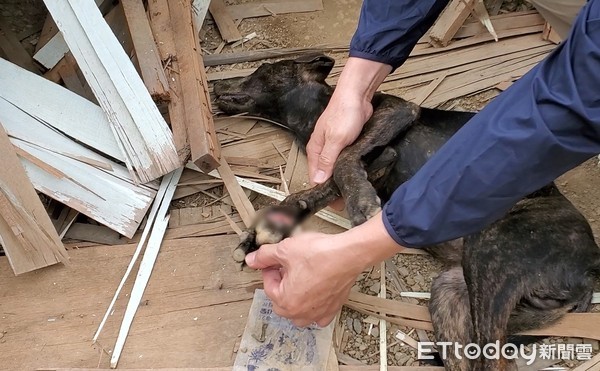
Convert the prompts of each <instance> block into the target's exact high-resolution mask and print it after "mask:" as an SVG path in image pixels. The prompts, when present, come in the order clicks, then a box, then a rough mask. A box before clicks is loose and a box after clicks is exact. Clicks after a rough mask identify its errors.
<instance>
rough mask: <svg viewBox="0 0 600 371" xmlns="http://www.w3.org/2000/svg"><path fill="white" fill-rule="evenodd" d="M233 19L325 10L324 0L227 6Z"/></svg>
mask: <svg viewBox="0 0 600 371" xmlns="http://www.w3.org/2000/svg"><path fill="white" fill-rule="evenodd" d="M227 10H228V11H229V14H230V15H231V17H232V18H233V19H243V18H253V17H265V16H272V15H276V14H287V13H304V12H314V11H318V10H323V1H322V0H303V1H279V2H263V1H261V2H254V3H244V4H237V5H230V6H228V7H227Z"/></svg>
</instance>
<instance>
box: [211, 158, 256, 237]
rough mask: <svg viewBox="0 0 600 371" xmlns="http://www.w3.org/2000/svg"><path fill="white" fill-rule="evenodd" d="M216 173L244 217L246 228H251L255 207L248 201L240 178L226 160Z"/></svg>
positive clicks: (222, 160)
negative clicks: (239, 180)
mask: <svg viewBox="0 0 600 371" xmlns="http://www.w3.org/2000/svg"><path fill="white" fill-rule="evenodd" d="M216 171H217V172H218V174H219V177H220V178H221V179H223V182H224V184H225V188H226V189H227V192H229V196H230V197H231V200H232V201H233V204H234V205H235V208H236V209H237V211H238V213H239V214H240V216H241V217H242V220H243V221H244V224H245V225H246V228H248V227H250V226H251V225H252V223H253V222H254V215H255V210H254V207H253V206H252V203H251V202H250V200H248V197H247V196H246V194H245V193H244V190H243V189H242V187H241V186H240V184H239V182H238V177H236V176H235V175H234V173H233V171H232V170H231V168H230V167H229V164H228V163H227V161H225V158H222V159H221V166H219V168H218V169H217V170H216Z"/></svg>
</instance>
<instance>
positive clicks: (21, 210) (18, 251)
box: [0, 119, 69, 275]
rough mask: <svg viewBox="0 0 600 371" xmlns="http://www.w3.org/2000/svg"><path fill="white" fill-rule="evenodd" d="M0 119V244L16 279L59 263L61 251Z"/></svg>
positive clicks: (63, 255) (62, 256) (64, 256)
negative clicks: (23, 274) (0, 161)
mask: <svg viewBox="0 0 600 371" xmlns="http://www.w3.org/2000/svg"><path fill="white" fill-rule="evenodd" d="M1 123H2V120H1V119H0V158H2V166H1V167H0V241H1V243H2V246H3V249H4V252H5V253H6V256H7V257H8V260H9V263H10V265H11V267H12V269H13V272H14V273H15V274H16V275H18V274H21V273H25V272H30V271H32V270H35V269H38V268H42V267H46V266H49V265H53V264H56V263H58V262H62V263H63V264H67V265H68V264H69V257H68V255H67V252H66V250H65V247H64V246H63V244H62V243H61V242H60V237H59V236H58V234H57V232H56V229H55V228H54V225H53V224H52V222H51V220H50V217H49V216H48V214H47V213H46V209H45V208H44V206H43V205H42V202H41V201H40V199H39V197H38V195H37V193H36V192H35V190H34V188H33V186H32V185H31V182H30V181H29V179H28V176H27V173H26V172H25V169H24V168H23V166H22V165H21V163H20V161H19V159H18V157H17V155H16V153H15V152H14V151H13V146H12V145H11V143H10V140H9V138H8V135H7V133H6V132H5V131H4V129H3V128H2V127H1Z"/></svg>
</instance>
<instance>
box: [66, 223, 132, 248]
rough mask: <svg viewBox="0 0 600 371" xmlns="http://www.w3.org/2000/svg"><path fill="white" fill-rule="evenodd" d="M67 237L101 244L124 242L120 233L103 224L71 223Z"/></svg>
mask: <svg viewBox="0 0 600 371" xmlns="http://www.w3.org/2000/svg"><path fill="white" fill-rule="evenodd" d="M65 238H70V239H72V240H79V241H88V242H95V243H98V244H101V245H120V244H122V243H123V241H121V238H120V236H119V233H117V232H115V231H113V230H112V229H110V228H108V227H105V226H103V225H93V224H85V223H75V224H73V225H71V227H70V228H69V230H68V231H67V233H66V234H65Z"/></svg>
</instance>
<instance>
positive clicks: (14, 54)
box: [0, 16, 40, 74]
mask: <svg viewBox="0 0 600 371" xmlns="http://www.w3.org/2000/svg"><path fill="white" fill-rule="evenodd" d="M0 49H2V51H3V52H4V54H5V55H6V57H7V58H8V60H9V61H11V62H13V63H15V64H17V65H19V66H21V67H23V68H25V69H27V70H29V71H31V72H34V73H37V74H39V73H40V69H39V68H38V67H37V66H36V65H35V64H34V63H33V59H32V58H31V56H30V55H29V53H28V52H27V50H25V48H24V47H23V45H22V44H21V42H20V41H19V39H18V37H17V35H15V33H14V32H13V31H12V30H11V29H10V24H9V23H8V22H7V21H6V19H5V18H4V17H2V16H0Z"/></svg>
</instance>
